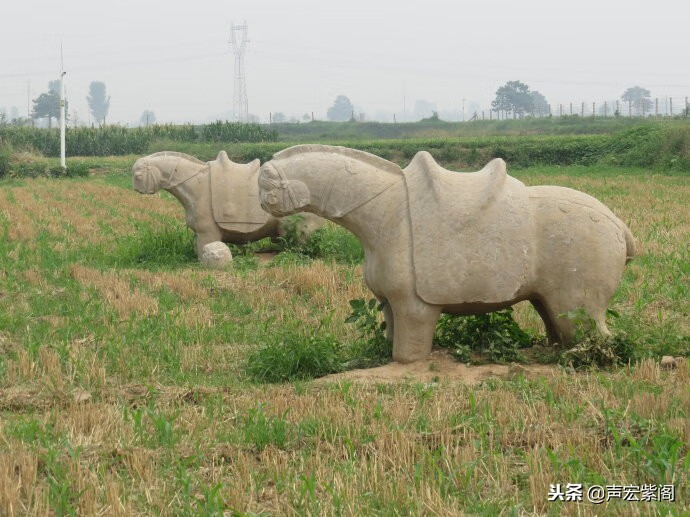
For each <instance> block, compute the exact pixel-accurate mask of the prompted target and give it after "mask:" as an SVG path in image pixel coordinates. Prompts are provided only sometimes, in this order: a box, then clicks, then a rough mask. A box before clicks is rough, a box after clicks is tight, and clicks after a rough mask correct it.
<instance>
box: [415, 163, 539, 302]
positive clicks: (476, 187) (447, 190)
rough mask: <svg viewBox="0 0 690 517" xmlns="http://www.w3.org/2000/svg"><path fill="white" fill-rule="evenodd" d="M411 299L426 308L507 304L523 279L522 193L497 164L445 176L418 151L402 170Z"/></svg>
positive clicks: (528, 241)
mask: <svg viewBox="0 0 690 517" xmlns="http://www.w3.org/2000/svg"><path fill="white" fill-rule="evenodd" d="M404 172H405V182H406V185H407V193H408V202H409V214H410V223H411V227H412V254H413V263H414V274H415V285H416V290H417V294H418V295H419V296H420V298H422V299H423V300H425V301H426V302H427V303H431V304H436V305H460V304H473V303H484V304H491V303H498V302H501V301H504V300H510V299H512V298H513V297H514V295H515V294H516V293H517V291H518V290H519V289H520V287H522V286H524V285H525V282H526V281H527V280H528V278H529V268H530V264H531V263H532V255H533V249H532V248H533V242H534V241H533V238H532V235H533V229H532V228H533V224H532V221H531V218H530V213H529V206H528V195H527V191H526V187H525V185H524V184H523V183H522V182H520V181H518V180H517V179H515V178H512V177H510V176H508V174H507V172H506V164H505V162H504V161H503V160H501V159H500V158H497V159H495V160H492V161H491V162H489V164H488V165H486V167H484V168H483V169H482V170H481V171H479V172H472V173H460V172H452V171H448V170H446V169H444V168H443V167H441V166H440V165H438V164H437V163H436V162H435V161H434V159H433V157H432V156H431V155H430V154H429V153H428V152H426V151H421V152H419V153H417V155H416V156H415V157H414V159H413V160H412V161H411V162H410V164H409V165H408V166H407V167H406V168H405V170H404Z"/></svg>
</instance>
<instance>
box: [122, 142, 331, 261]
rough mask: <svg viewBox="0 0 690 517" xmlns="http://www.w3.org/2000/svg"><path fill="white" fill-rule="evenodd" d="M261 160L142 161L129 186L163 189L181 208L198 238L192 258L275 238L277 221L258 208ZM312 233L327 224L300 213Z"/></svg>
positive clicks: (179, 157) (173, 155) (158, 156)
mask: <svg viewBox="0 0 690 517" xmlns="http://www.w3.org/2000/svg"><path fill="white" fill-rule="evenodd" d="M258 174H259V160H254V161H253V162H250V163H247V164H240V163H234V162H232V161H231V160H230V159H229V158H228V155H227V153H226V152H225V151H221V152H220V153H218V157H217V158H216V159H215V160H213V161H210V162H202V161H201V160H197V159H196V158H194V157H193V156H189V155H187V154H183V153H177V152H172V151H164V152H159V153H154V154H152V155H149V156H146V157H144V158H140V159H139V160H137V161H136V163H135V164H134V166H133V167H132V185H133V187H134V188H135V189H136V190H137V191H139V192H141V193H142V194H154V193H155V192H157V191H159V190H161V189H162V190H167V191H168V192H170V193H171V194H172V195H173V196H175V197H176V198H177V199H178V200H179V201H180V203H182V206H183V207H184V209H185V219H186V222H187V226H188V227H189V228H191V229H192V230H193V231H194V232H195V234H196V254H197V257H198V258H201V253H202V250H203V248H204V246H205V245H206V244H208V243H210V242H214V241H221V242H230V243H235V244H244V243H247V242H252V241H255V240H259V239H263V238H264V237H278V236H280V235H281V232H282V231H283V226H284V224H285V223H283V222H282V221H281V220H280V219H277V218H276V217H274V216H272V215H269V214H267V213H266V212H265V211H264V210H263V209H262V208H261V204H260V203H259V187H258V181H257V178H258ZM303 215H304V217H305V220H308V221H309V224H308V226H305V230H304V231H305V232H307V233H308V234H311V232H313V231H314V230H315V229H318V228H320V227H321V226H323V224H324V223H325V221H324V220H323V219H321V218H319V217H317V216H315V215H313V214H303Z"/></svg>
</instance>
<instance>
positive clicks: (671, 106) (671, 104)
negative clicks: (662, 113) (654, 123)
mask: <svg viewBox="0 0 690 517" xmlns="http://www.w3.org/2000/svg"><path fill="white" fill-rule="evenodd" d="M668 103H669V108H670V111H671V117H673V97H669V99H668Z"/></svg>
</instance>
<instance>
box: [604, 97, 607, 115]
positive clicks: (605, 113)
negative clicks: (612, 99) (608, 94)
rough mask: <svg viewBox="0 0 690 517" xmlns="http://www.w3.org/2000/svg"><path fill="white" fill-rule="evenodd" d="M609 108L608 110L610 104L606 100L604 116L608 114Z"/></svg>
mask: <svg viewBox="0 0 690 517" xmlns="http://www.w3.org/2000/svg"><path fill="white" fill-rule="evenodd" d="M607 110H608V104H607V102H606V101H604V117H606V115H608V111H607Z"/></svg>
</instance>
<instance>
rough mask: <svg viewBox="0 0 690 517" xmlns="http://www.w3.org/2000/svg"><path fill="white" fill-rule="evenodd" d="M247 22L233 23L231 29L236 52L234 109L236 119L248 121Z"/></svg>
mask: <svg viewBox="0 0 690 517" xmlns="http://www.w3.org/2000/svg"><path fill="white" fill-rule="evenodd" d="M247 43H249V40H248V39H247V22H244V25H234V24H233V25H232V29H231V30H230V45H231V46H232V52H233V54H235V89H234V91H233V104H232V110H233V112H234V114H235V120H237V121H238V122H248V120H249V105H248V103H247V81H246V78H245V76H244V51H245V50H246V48H247Z"/></svg>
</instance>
